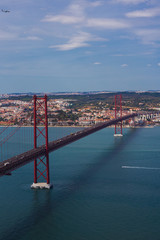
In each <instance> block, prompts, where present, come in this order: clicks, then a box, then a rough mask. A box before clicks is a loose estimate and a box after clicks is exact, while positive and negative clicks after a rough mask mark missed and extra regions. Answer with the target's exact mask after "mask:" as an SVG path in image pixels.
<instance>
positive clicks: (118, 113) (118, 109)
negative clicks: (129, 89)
mask: <svg viewBox="0 0 160 240" xmlns="http://www.w3.org/2000/svg"><path fill="white" fill-rule="evenodd" d="M118 117H120V118H122V95H121V94H120V95H115V118H118ZM114 136H115V137H122V136H123V134H122V120H121V121H120V122H118V123H116V124H115V133H114Z"/></svg>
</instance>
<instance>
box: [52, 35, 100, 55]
mask: <svg viewBox="0 0 160 240" xmlns="http://www.w3.org/2000/svg"><path fill="white" fill-rule="evenodd" d="M90 41H104V39H102V38H97V37H95V36H93V35H91V34H90V33H86V32H80V33H78V34H77V35H75V36H73V37H72V38H71V39H70V40H69V41H68V42H67V43H65V44H60V45H53V46H50V48H56V49H57V50H60V51H68V50H72V49H76V48H80V47H88V46H90V44H89V43H88V42H90Z"/></svg>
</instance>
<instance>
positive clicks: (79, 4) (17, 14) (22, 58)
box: [0, 0, 160, 93]
mask: <svg viewBox="0 0 160 240" xmlns="http://www.w3.org/2000/svg"><path fill="white" fill-rule="evenodd" d="M0 8H1V9H2V10H4V11H1V12H0V51H1V54H0V62H1V64H0V82H1V90H0V93H11V92H77V91H103V90H106V91H128V90H152V89H153V90H159V89H160V84H159V73H160V58H159V49H160V44H159V39H160V26H159V19H160V3H158V0H150V1H149V0H108V1H103V0H102V1H89V0H88V1H87V0H81V1H80V0H74V1H73V0H69V1H64V0H61V1H58V0H55V1H50V0H46V1H45V2H44V1H42V0H40V1H38V2H33V1H31V0H28V1H25V0H22V1H19V0H15V1H14V2H13V1H11V0H6V1H5V3H3V4H1V6H0ZM5 11H10V12H5Z"/></svg>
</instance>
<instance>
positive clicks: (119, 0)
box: [113, 0, 148, 5]
mask: <svg viewBox="0 0 160 240" xmlns="http://www.w3.org/2000/svg"><path fill="white" fill-rule="evenodd" d="M113 2H114V3H123V4H134V5H136V4H140V3H147V2H148V0H113Z"/></svg>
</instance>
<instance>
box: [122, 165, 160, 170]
mask: <svg viewBox="0 0 160 240" xmlns="http://www.w3.org/2000/svg"><path fill="white" fill-rule="evenodd" d="M122 168H127V169H145V170H160V168H154V167H138V166H122Z"/></svg>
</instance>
